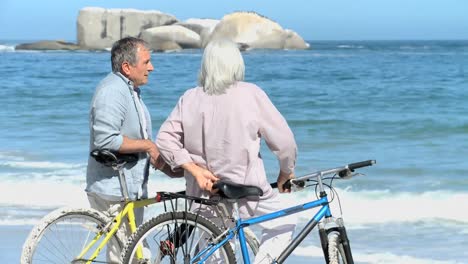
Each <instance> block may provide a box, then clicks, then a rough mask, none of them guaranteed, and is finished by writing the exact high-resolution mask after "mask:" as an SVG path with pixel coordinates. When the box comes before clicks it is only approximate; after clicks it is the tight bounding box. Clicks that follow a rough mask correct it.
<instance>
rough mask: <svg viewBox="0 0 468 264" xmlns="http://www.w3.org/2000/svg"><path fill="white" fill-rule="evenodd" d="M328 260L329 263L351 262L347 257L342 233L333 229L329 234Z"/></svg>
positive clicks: (347, 263)
mask: <svg viewBox="0 0 468 264" xmlns="http://www.w3.org/2000/svg"><path fill="white" fill-rule="evenodd" d="M328 260H329V262H328V263H329V264H349V263H350V262H349V261H348V259H347V258H346V254H345V250H344V245H343V243H342V242H341V238H340V233H339V232H336V231H333V232H330V233H329V234H328Z"/></svg>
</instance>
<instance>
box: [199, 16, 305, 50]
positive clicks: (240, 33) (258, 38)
mask: <svg viewBox="0 0 468 264" xmlns="http://www.w3.org/2000/svg"><path fill="white" fill-rule="evenodd" d="M215 38H229V39H231V40H233V41H235V42H237V43H239V44H241V45H243V46H244V47H249V48H263V49H307V48H308V47H309V44H307V43H306V42H305V41H304V39H303V38H301V37H300V36H299V35H298V34H297V33H296V32H294V31H291V30H284V29H283V28H282V27H281V26H280V25H279V24H278V23H276V22H274V21H272V20H270V19H268V18H266V17H264V16H261V15H259V14H257V13H254V12H234V13H231V14H228V15H225V16H224V17H223V18H222V19H221V21H220V22H219V23H218V24H217V25H216V27H215V28H214V30H213V32H212V33H211V36H210V38H209V39H210V40H211V39H215ZM205 44H206V43H205Z"/></svg>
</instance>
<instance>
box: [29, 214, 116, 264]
mask: <svg viewBox="0 0 468 264" xmlns="http://www.w3.org/2000/svg"><path fill="white" fill-rule="evenodd" d="M108 222H109V219H108V218H107V217H106V216H105V215H103V214H102V213H100V212H99V211H96V210H94V209H88V208H86V209H78V208H75V209H74V208H61V209H57V210H55V211H53V212H51V213H50V214H48V215H47V216H45V217H44V218H43V219H42V220H41V221H40V223H39V224H37V225H36V226H35V227H34V229H33V230H32V231H31V233H30V234H29V236H28V238H27V240H26V242H25V244H24V246H23V252H22V254H21V263H22V264H31V263H34V264H37V263H71V262H73V263H84V262H85V261H86V260H87V258H89V257H90V255H91V254H92V253H93V251H94V249H95V248H96V247H97V245H99V243H100V242H101V241H102V240H103V239H104V235H103V236H102V237H101V238H100V239H99V240H98V241H97V243H95V246H93V247H92V248H91V249H90V250H89V251H88V252H89V253H88V254H85V255H84V256H83V257H82V258H81V259H77V256H78V255H79V254H80V253H81V252H82V250H83V249H84V248H85V247H86V246H87V245H88V244H89V243H90V242H91V241H92V240H93V239H94V238H95V236H96V234H98V232H100V231H101V229H102V227H104V226H105V225H106V224H107V223H108ZM109 243H111V244H109ZM107 245H112V249H110V247H111V246H109V250H108V247H107ZM107 245H106V246H105V247H104V248H103V249H102V250H101V251H100V253H99V255H98V256H97V258H96V259H95V261H96V262H103V263H108V262H107V256H106V255H107V254H109V255H114V256H115V257H114V258H115V259H116V261H117V262H118V261H119V254H120V252H121V249H122V245H123V243H122V242H121V239H120V238H119V234H117V233H116V234H114V235H113V236H112V237H111V240H109V242H108V243H107ZM108 251H109V252H108Z"/></svg>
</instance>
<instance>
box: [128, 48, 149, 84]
mask: <svg viewBox="0 0 468 264" xmlns="http://www.w3.org/2000/svg"><path fill="white" fill-rule="evenodd" d="M128 69H129V74H128V76H127V78H128V79H130V80H131V81H132V82H133V83H134V85H135V86H136V87H139V86H141V85H144V84H146V83H148V75H149V73H150V72H151V71H153V70H154V67H153V64H151V53H150V51H149V50H147V49H146V48H145V47H143V46H139V47H138V51H137V63H136V64H135V65H131V64H129V67H128Z"/></svg>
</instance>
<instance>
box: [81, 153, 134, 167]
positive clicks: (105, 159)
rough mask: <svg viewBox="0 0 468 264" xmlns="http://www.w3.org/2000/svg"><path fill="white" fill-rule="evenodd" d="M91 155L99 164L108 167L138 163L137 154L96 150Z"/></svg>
mask: <svg viewBox="0 0 468 264" xmlns="http://www.w3.org/2000/svg"><path fill="white" fill-rule="evenodd" d="M89 155H91V157H93V158H94V159H95V160H96V161H97V162H99V163H101V164H103V165H104V166H108V167H111V166H113V165H116V164H120V163H123V162H126V163H131V162H136V161H138V155H137V154H121V153H118V152H115V151H111V150H109V149H95V150H93V151H91V153H90V154H89Z"/></svg>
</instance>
